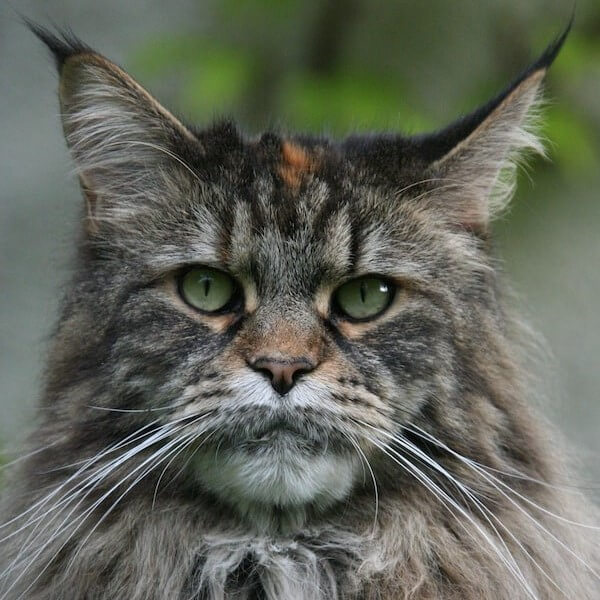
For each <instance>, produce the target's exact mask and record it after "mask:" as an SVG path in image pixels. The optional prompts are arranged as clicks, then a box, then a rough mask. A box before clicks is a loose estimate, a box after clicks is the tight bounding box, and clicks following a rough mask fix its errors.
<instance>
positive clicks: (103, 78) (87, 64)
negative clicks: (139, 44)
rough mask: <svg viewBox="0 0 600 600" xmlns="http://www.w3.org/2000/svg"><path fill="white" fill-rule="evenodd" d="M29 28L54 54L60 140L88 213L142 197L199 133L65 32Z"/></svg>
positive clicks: (101, 57)
mask: <svg viewBox="0 0 600 600" xmlns="http://www.w3.org/2000/svg"><path fill="white" fill-rule="evenodd" d="M28 25H29V27H30V28H31V29H32V31H33V32H34V33H35V34H36V35H37V36H38V37H39V38H40V39H41V40H42V41H43V42H44V43H45V44H46V46H48V48H49V49H50V50H51V52H52V54H53V55H54V58H55V61H56V65H57V67H58V71H59V75H60V83H59V99H60V106H61V115H62V122H63V128H64V132H65V138H66V140H67V144H68V146H69V148H70V150H71V153H72V155H73V157H74V159H75V162H76V165H77V171H78V173H79V176H80V180H81V183H82V187H83V189H84V192H85V194H86V197H87V198H88V201H89V205H90V208H91V210H92V212H93V211H94V210H95V209H96V208H97V206H96V205H97V204H98V203H102V202H104V201H106V202H110V199H117V198H118V199H119V200H120V201H123V200H124V199H129V200H131V199H132V196H135V195H136V193H137V194H138V195H143V194H142V190H143V189H144V187H146V191H147V186H145V184H144V179H143V178H144V176H145V175H148V176H152V172H154V173H155V174H156V171H157V170H158V169H155V168H154V167H157V166H158V165H159V164H160V163H163V162H164V160H165V155H167V156H170V157H171V158H174V159H175V160H176V159H177V156H176V154H175V152H174V151H173V148H180V147H181V146H182V145H185V143H190V142H191V143H193V144H195V145H196V146H197V147H199V146H200V143H199V141H198V140H197V138H196V137H195V136H194V134H192V133H191V132H190V131H189V130H188V129H187V128H186V127H185V125H183V124H182V123H181V122H180V121H179V120H178V119H177V118H176V117H175V116H173V115H172V114H171V113H170V112H169V111H168V110H167V109H165V108H164V107H163V106H161V105H160V104H159V103H158V101H157V100H155V99H154V98H153V97H152V96H151V95H150V94H149V93H148V92H147V91H146V90H145V89H144V88H143V87H141V86H140V85H139V84H138V83H137V82H136V81H134V80H133V79H132V78H131V77H130V76H129V75H128V74H127V73H125V71H123V70H122V69H121V68H119V67H118V66H117V65H115V64H113V63H112V62H110V61H109V60H107V59H106V58H104V57H103V56H101V55H100V54H98V53H96V52H94V51H93V50H92V49H90V48H89V47H87V46H86V45H85V44H83V43H82V42H80V41H79V40H78V39H76V38H75V37H74V36H72V35H70V34H63V35H61V36H57V35H54V34H53V33H51V32H49V31H48V30H46V29H44V28H41V27H39V26H37V25H35V24H32V23H28Z"/></svg>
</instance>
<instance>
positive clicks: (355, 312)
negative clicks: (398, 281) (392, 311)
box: [334, 277, 394, 320]
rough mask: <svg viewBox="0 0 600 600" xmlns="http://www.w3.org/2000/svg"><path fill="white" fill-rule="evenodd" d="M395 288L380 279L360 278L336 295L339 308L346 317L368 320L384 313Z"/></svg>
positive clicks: (341, 288) (342, 288)
mask: <svg viewBox="0 0 600 600" xmlns="http://www.w3.org/2000/svg"><path fill="white" fill-rule="evenodd" d="M393 295H394V291H393V287H392V286H391V285H390V284H389V283H388V282H387V281H385V280H383V279H380V278H379V277H360V278H359V279H354V280H352V281H349V282H348V283H345V284H344V285H343V286H342V287H340V288H339V289H338V290H337V292H335V294H334V299H335V302H336V303H337V306H338V307H339V309H340V310H341V312H342V313H344V314H345V315H346V316H348V317H350V318H351V319H356V320H367V319H371V318H373V317H376V316H377V315H379V314H380V313H382V312H383V311H384V310H385V309H386V308H387V307H388V306H389V305H390V303H391V301H392V297H393Z"/></svg>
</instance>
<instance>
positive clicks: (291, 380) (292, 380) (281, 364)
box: [248, 356, 315, 396]
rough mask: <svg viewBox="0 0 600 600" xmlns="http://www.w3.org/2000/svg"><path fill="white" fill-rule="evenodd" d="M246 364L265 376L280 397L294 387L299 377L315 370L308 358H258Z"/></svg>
mask: <svg viewBox="0 0 600 600" xmlns="http://www.w3.org/2000/svg"><path fill="white" fill-rule="evenodd" d="M248 364H249V365H250V367H252V368H253V369H254V370H255V371H258V372H259V373H263V374H265V375H266V376H267V377H268V378H269V379H270V380H271V385H272V386H273V389H274V390H275V391H276V392H277V393H278V394H280V395H282V396H284V395H285V394H287V393H288V392H289V391H290V390H291V389H292V388H293V387H294V385H295V384H296V382H297V380H298V378H299V377H300V375H302V374H303V373H309V372H310V371H312V370H313V369H314V368H315V364H314V363H313V362H311V361H310V360H309V359H308V358H290V359H281V358H270V357H268V356H259V357H258V358H255V359H253V360H250V361H248Z"/></svg>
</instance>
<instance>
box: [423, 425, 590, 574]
mask: <svg viewBox="0 0 600 600" xmlns="http://www.w3.org/2000/svg"><path fill="white" fill-rule="evenodd" d="M419 429H420V428H419ZM422 433H423V434H425V435H428V434H427V432H425V431H423V432H422ZM429 439H431V441H432V442H434V443H437V444H438V445H440V447H442V448H444V450H446V451H447V452H449V453H451V454H452V455H453V456H455V457H456V458H458V459H459V460H461V462H463V464H466V465H467V466H469V467H471V468H472V469H473V470H475V471H476V472H477V473H479V474H480V475H481V476H482V477H484V478H485V479H486V480H487V481H488V483H490V484H491V485H492V486H493V487H494V488H496V490H497V491H499V492H500V493H501V494H502V496H504V497H505V498H506V499H507V500H508V501H509V502H510V503H511V504H513V506H515V507H516V508H517V509H518V510H519V511H520V512H522V513H523V514H524V515H525V516H526V517H527V518H528V519H529V520H530V521H532V522H533V523H534V525H536V526H537V527H538V528H539V529H541V530H542V531H543V532H544V533H545V534H547V535H548V536H550V538H551V539H552V540H553V541H554V542H556V543H557V544H558V545H559V546H560V547H561V548H563V549H564V550H566V551H567V552H568V553H569V554H570V555H571V556H573V558H575V560H577V561H578V562H579V563H580V564H582V565H583V566H584V567H586V568H587V569H588V570H589V571H590V573H592V574H593V575H594V576H595V577H596V578H597V579H600V574H598V572H597V571H596V570H595V569H594V568H593V567H592V566H591V565H589V564H588V563H587V562H586V561H585V560H584V559H583V558H581V557H580V556H579V555H578V554H577V553H576V552H574V551H573V550H572V549H571V548H569V546H567V545H566V544H565V543H564V542H563V541H562V540H561V539H560V538H558V537H557V536H556V535H554V534H553V533H552V532H551V531H549V530H548V529H547V528H546V527H544V525H542V524H541V523H540V522H539V521H538V520H537V519H535V518H534V517H533V515H531V514H530V513H529V512H527V511H526V510H525V509H524V508H523V506H522V505H521V504H519V503H518V502H517V501H516V500H515V499H514V498H512V497H511V496H509V495H508V494H507V493H506V492H505V491H503V490H502V488H501V487H500V486H499V485H498V483H496V482H499V483H502V484H503V485H505V486H506V484H504V483H503V482H501V481H500V480H499V479H498V478H496V477H493V476H492V475H490V474H489V473H486V472H485V471H484V470H483V469H478V468H477V467H476V466H475V465H473V464H471V463H470V461H469V459H467V458H466V457H464V456H462V455H461V454H459V453H458V452H455V451H454V450H452V449H451V448H449V447H448V446H446V445H445V444H443V442H440V441H439V440H437V441H436V440H435V438H432V437H429ZM494 480H495V481H494ZM506 487H509V486H506ZM509 489H511V490H512V488H510V487H509ZM512 491H513V493H515V494H516V492H515V491H514V490H512ZM517 495H518V494H517ZM520 497H521V498H523V499H524V496H520ZM532 504H534V505H535V503H533V502H532ZM536 506H537V505H536ZM539 509H540V510H542V511H543V512H547V511H544V510H543V509H541V507H540V508H539ZM548 514H550V515H551V516H553V517H557V515H555V514H554V513H550V512H548ZM567 522H569V521H568V520H567Z"/></svg>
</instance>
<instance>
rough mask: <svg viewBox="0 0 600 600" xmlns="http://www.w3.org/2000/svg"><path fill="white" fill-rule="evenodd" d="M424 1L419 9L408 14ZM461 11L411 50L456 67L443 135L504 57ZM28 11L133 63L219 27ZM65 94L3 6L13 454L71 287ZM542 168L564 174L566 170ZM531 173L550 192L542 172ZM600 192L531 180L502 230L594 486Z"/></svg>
mask: <svg viewBox="0 0 600 600" xmlns="http://www.w3.org/2000/svg"><path fill="white" fill-rule="evenodd" d="M411 4H412V3H406V12H407V13H408V14H410V10H411V9H410V6H411ZM449 4H453V3H443V2H442V3H440V2H437V3H431V6H432V14H436V10H437V18H438V19H440V20H442V21H443V20H444V19H445V18H451V17H452V18H455V19H457V21H456V27H462V34H461V35H456V36H454V37H453V38H452V40H451V43H450V42H449V44H448V46H447V47H446V48H440V47H439V44H438V45H437V46H436V48H437V51H438V53H439V54H438V55H437V56H436V54H435V53H434V52H433V51H432V50H431V48H430V44H429V42H428V39H427V36H426V35H422V34H423V33H424V32H419V31H418V30H417V31H415V32H414V35H413V37H412V38H411V39H409V40H407V48H408V49H409V50H410V53H411V55H410V57H407V59H406V60H407V61H409V62H411V63H413V64H414V63H416V62H417V63H418V61H422V64H421V69H430V70H431V72H432V74H433V75H435V73H436V67H435V65H434V64H433V61H436V60H439V61H442V62H443V67H444V69H445V72H446V74H447V79H446V81H445V82H443V83H440V87H436V81H432V82H431V85H430V89H426V88H423V94H424V96H426V101H425V100H424V101H425V104H426V105H427V107H428V108H429V107H431V110H432V111H435V112H434V113H433V117H434V118H435V119H436V120H437V121H438V122H439V124H440V125H442V124H443V123H444V122H445V121H449V120H451V119H452V118H454V117H455V116H456V115H457V114H458V112H459V110H461V109H464V107H463V106H457V105H456V103H455V104H453V97H452V91H451V90H452V87H453V85H452V84H455V85H459V84H461V82H464V81H465V79H466V78H467V77H468V78H469V79H472V80H475V81H477V80H478V81H480V82H482V81H486V77H488V72H487V71H486V69H488V68H490V67H489V61H490V60H491V59H490V56H488V55H487V54H486V51H485V47H486V46H485V44H484V43H483V34H482V32H481V31H482V29H483V30H484V28H485V26H487V25H486V24H487V23H488V20H489V19H490V16H489V14H488V12H489V11H487V12H486V8H485V4H486V3H485V2H482V3H473V2H465V3H464V6H465V10H469V11H471V13H472V15H474V16H473V19H475V21H474V22H473V23H471V24H465V23H464V22H463V21H462V19H459V18H458V17H457V14H456V11H454V12H453V11H450V12H451V14H450V16H448V15H446V14H444V13H443V11H444V10H446V9H447V7H448V5H449ZM505 4H512V5H514V10H515V11H521V12H523V21H524V23H525V24H526V23H527V19H529V20H530V21H531V20H534V19H535V18H536V13H537V14H542V13H543V14H544V15H545V16H546V18H548V12H549V11H550V13H551V14H553V15H554V16H555V19H554V22H556V23H557V24H558V25H557V27H556V28H555V30H556V29H558V27H560V24H562V23H564V17H565V14H568V10H570V9H568V10H565V8H564V4H562V3H558V2H542V1H532V2H528V3H526V4H527V8H523V7H522V5H523V4H524V3H522V2H516V1H515V2H512V3H511V2H507V3H505ZM481 5H483V8H481ZM16 6H17V8H18V10H19V11H20V12H22V13H23V14H25V15H27V16H29V17H32V18H33V19H35V20H36V21H38V22H40V23H43V24H49V23H51V22H52V21H53V22H56V23H57V24H59V25H69V26H70V27H72V28H73V30H74V31H75V32H77V34H78V35H79V36H80V37H82V38H83V39H84V40H85V41H87V42H88V43H90V44H91V45H93V46H94V47H96V48H97V49H99V50H101V51H103V52H104V53H106V54H107V55H109V56H110V57H111V58H112V59H114V60H115V61H116V62H118V63H120V64H122V65H124V66H125V67H127V66H128V65H129V64H130V57H131V56H132V53H134V51H135V50H136V48H138V47H139V45H140V44H141V43H142V42H143V41H144V40H146V39H148V38H149V37H152V36H157V35H163V34H165V33H169V32H171V33H178V32H188V33H198V34H201V32H202V30H203V27H204V26H205V24H206V23H207V22H210V19H211V10H212V7H213V6H214V3H210V2H206V3H199V2H193V1H192V0H178V1H177V2H173V3H167V2H164V0H161V1H159V0H153V1H145V2H143V1H141V0H127V1H126V2H123V1H116V0H108V1H106V0H105V1H103V2H92V1H89V0H86V1H82V0H78V1H75V0H70V1H63V2H60V3H57V2H50V1H48V2H45V1H38V2H20V3H18V4H17V5H16ZM585 7H586V2H580V3H579V6H578V10H579V11H583V12H585ZM267 26H268V24H267ZM524 29H525V30H526V26H525V27H524ZM405 30H406V27H405ZM442 33H443V32H442ZM529 42H530V40H524V41H523V43H525V44H528V43H529ZM531 43H532V44H533V42H531ZM480 48H483V50H481V52H480V50H479V49H480ZM507 51H508V49H507ZM407 52H408V50H407ZM467 63H468V68H467ZM134 75H135V73H134ZM595 77H596V79H595V80H592V85H595V86H596V87H595V88H594V89H595V90H596V95H595V100H596V104H595V107H594V106H592V107H591V108H590V110H598V106H597V104H598V102H599V100H598V99H599V98H600V73H599V72H598V71H597V72H596V73H595ZM143 83H145V84H146V85H148V87H150V88H151V89H154V90H158V91H159V96H160V97H161V99H162V100H163V101H165V102H166V103H168V102H169V101H170V100H171V101H176V96H175V94H170V92H169V90H168V89H167V88H166V87H165V86H164V85H162V86H161V82H160V81H143ZM55 90H56V77H55V72H54V68H53V65H52V64H51V62H50V61H49V59H48V57H47V54H46V52H45V50H44V49H43V48H42V47H41V45H40V44H39V42H37V40H36V39H34V38H33V36H32V35H31V34H30V33H29V32H28V31H27V30H25V29H24V27H23V26H22V24H21V23H20V22H19V19H18V17H17V15H16V13H15V11H14V10H13V8H11V6H9V5H8V4H1V5H0V390H1V392H0V448H1V447H2V445H6V446H7V447H11V448H12V447H13V446H14V444H15V442H16V440H18V439H19V438H20V437H22V436H23V434H24V432H26V431H27V429H28V428H29V427H30V426H31V423H32V419H33V414H34V411H33V407H34V406H35V403H36V399H37V397H38V389H39V384H40V378H41V369H42V364H43V356H44V352H45V348H46V342H47V338H48V335H49V333H50V331H51V328H52V325H53V322H54V321H55V319H56V315H57V306H58V301H59V298H60V295H61V287H62V286H64V284H65V281H66V279H67V277H68V273H69V261H70V256H71V248H72V242H71V240H72V236H73V233H74V231H75V228H76V221H77V217H78V213H79V208H80V196H79V192H78V189H77V185H76V183H75V181H74V179H73V177H72V176H71V175H70V172H71V169H72V165H71V163H70V160H69V156H68V153H67V151H66V149H65V145H64V142H63V139H62V134H61V130H60V125H59V118H58V107H57V102H56V97H55ZM440 90H442V91H441V92H440ZM446 90H447V91H448V93H446ZM438 92H439V95H438ZM481 99H483V98H481ZM568 100H569V99H568V98H559V99H556V98H555V101H568ZM175 108H177V107H175ZM217 109H218V107H215V110H217ZM210 116H211V115H207V118H210ZM536 165H538V163H536ZM536 168H538V169H544V170H548V169H550V170H551V169H552V165H542V166H541V167H539V166H536ZM530 177H531V179H532V180H533V182H536V171H535V169H534V170H533V171H532V172H530ZM598 190H600V176H599V175H598V169H596V170H595V173H592V174H589V173H588V174H586V176H585V178H584V177H582V178H580V179H577V178H575V179H573V178H572V179H570V180H568V181H566V180H563V179H561V178H558V177H557V178H555V179H553V177H552V176H547V177H545V178H544V179H543V184H533V183H531V182H530V181H529V180H527V179H526V178H522V181H521V185H520V189H519V192H518V194H517V200H516V202H515V205H514V208H513V211H512V212H511V213H510V214H509V215H508V216H506V217H505V218H503V220H502V221H501V222H500V223H498V231H499V238H500V245H501V248H502V252H503V256H504V258H505V261H506V269H507V271H508V272H509V274H510V277H511V279H512V280H513V282H514V284H515V288H516V290H517V292H518V296H519V298H520V302H521V304H522V309H523V310H524V311H525V312H526V314H527V315H528V319H529V321H530V322H531V323H532V324H533V326H534V327H535V328H536V329H537V330H538V331H539V332H540V334H541V335H542V336H543V337H544V338H545V340H546V349H547V354H548V356H549V358H548V360H547V365H546V367H545V369H546V370H545V371H542V372H541V373H540V380H541V383H542V386H541V387H542V389H543V390H544V396H545V400H544V402H543V410H544V411H545V412H546V414H547V415H548V416H549V417H550V418H551V419H552V420H553V421H554V422H555V423H556V424H557V425H558V427H559V428H560V429H562V430H563V431H564V432H565V434H566V436H567V437H568V439H569V440H570V442H572V445H573V446H574V447H576V448H577V451H578V453H579V454H578V456H579V462H580V464H582V465H585V466H584V470H585V472H586V477H587V478H589V479H591V480H594V481H598V480H599V478H600V466H599V462H600V461H598V457H599V456H600V440H599V439H598V435H597V433H598V425H599V424H600V402H599V392H598V390H600V369H599V366H600V364H599V358H598V357H599V356H600V336H599V335H598V333H599V332H600V316H599V312H598V300H597V299H598V298H599V297H600V277H599V275H598V267H599V265H600V243H599V241H598V234H599V225H600V201H599V200H600V199H599V198H598V195H599V192H598ZM590 485H592V484H590Z"/></svg>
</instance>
